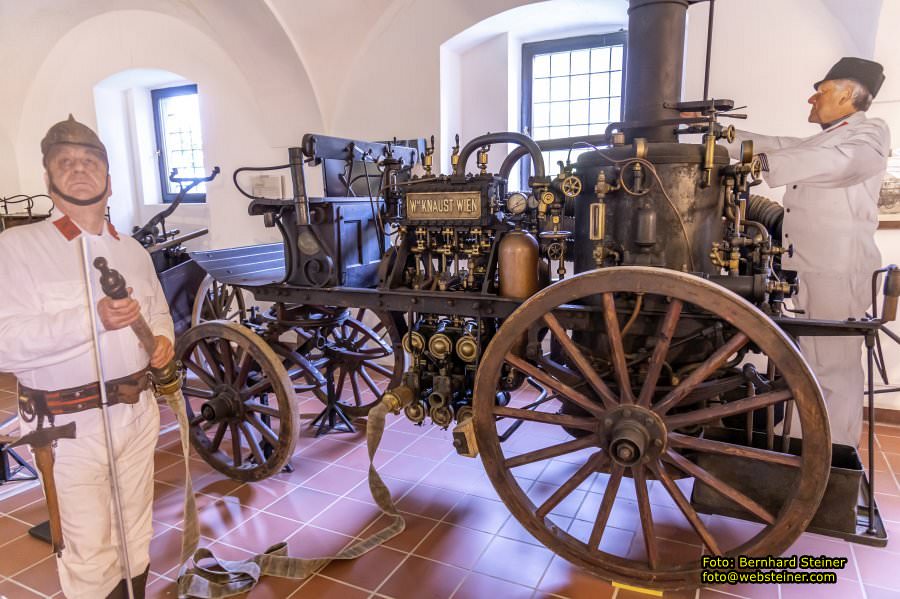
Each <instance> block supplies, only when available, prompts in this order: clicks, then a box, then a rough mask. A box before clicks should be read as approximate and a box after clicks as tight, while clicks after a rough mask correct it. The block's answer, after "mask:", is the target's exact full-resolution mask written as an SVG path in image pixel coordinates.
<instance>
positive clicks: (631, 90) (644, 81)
mask: <svg viewBox="0 0 900 599" xmlns="http://www.w3.org/2000/svg"><path fill="white" fill-rule="evenodd" d="M689 4H690V2H689V0H630V2H629V7H628V51H627V52H628V57H627V61H626V67H625V120H626V121H652V120H659V119H668V118H675V117H677V116H678V111H677V110H673V109H671V108H663V103H664V102H668V103H675V102H679V101H681V76H682V72H683V70H684V29H685V18H686V15H687V8H688V5H689ZM674 129H675V127H674V126H671V125H669V126H665V127H647V128H642V129H633V130H631V131H629V132H627V137H628V139H629V140H631V139H633V138H635V137H646V138H647V139H648V140H650V141H669V142H674V141H676V136H675V133H674Z"/></svg>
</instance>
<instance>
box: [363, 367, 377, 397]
mask: <svg viewBox="0 0 900 599" xmlns="http://www.w3.org/2000/svg"><path fill="white" fill-rule="evenodd" d="M359 374H360V376H362V379H363V381H365V383H366V386H367V387H368V388H369V389H370V390H371V391H372V394H373V395H374V396H375V398H376V399H378V398H380V397H381V389H379V388H378V385H376V384H375V381H373V380H372V376H371V375H370V374H369V373H368V372H366V367H365V366H363V365H361V364H360V366H359Z"/></svg>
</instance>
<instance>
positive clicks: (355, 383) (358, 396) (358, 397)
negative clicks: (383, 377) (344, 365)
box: [350, 370, 362, 407]
mask: <svg viewBox="0 0 900 599" xmlns="http://www.w3.org/2000/svg"><path fill="white" fill-rule="evenodd" d="M350 387H352V389H353V401H354V402H356V406H357V407H359V406H361V405H362V393H360V391H359V379H357V378H356V371H355V370H351V371H350Z"/></svg>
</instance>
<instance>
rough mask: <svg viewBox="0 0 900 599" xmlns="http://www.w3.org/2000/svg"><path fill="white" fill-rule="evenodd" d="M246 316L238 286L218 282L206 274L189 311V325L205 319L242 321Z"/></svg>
mask: <svg viewBox="0 0 900 599" xmlns="http://www.w3.org/2000/svg"><path fill="white" fill-rule="evenodd" d="M246 317H247V305H246V302H245V300H244V293H243V291H242V290H241V288H240V287H235V286H234V285H230V284H228V283H220V282H219V281H217V280H215V279H214V278H212V276H210V275H206V277H205V278H204V279H203V282H201V283H200V288H199V289H198V290H197V295H196V297H195V298H194V308H193V310H192V311H191V325H192V326H197V325H198V324H200V323H201V322H205V321H207V320H228V321H231V322H236V323H238V324H240V323H242V322H243V321H244V319H245V318H246Z"/></svg>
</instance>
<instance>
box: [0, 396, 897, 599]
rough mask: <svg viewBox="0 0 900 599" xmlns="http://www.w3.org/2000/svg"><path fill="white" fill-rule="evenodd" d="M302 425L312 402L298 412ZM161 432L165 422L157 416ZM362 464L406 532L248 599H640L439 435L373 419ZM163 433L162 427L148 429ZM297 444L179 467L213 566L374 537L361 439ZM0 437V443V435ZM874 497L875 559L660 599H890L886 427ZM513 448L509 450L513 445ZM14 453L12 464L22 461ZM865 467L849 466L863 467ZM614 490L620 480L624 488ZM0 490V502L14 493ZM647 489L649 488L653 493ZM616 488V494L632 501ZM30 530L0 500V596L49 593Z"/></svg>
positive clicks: (893, 586)
mask: <svg viewBox="0 0 900 599" xmlns="http://www.w3.org/2000/svg"><path fill="white" fill-rule="evenodd" d="M13 401H14V396H13V394H12V393H11V392H10V391H9V385H8V383H6V384H5V385H4V384H3V381H2V380H0V422H2V421H3V420H5V419H6V417H7V416H9V415H11V413H12V412H11V410H12V407H13ZM299 407H300V410H301V413H304V416H305V418H304V422H308V417H309V416H311V415H312V414H313V413H314V412H315V411H316V410H317V409H319V407H320V406H319V404H318V403H317V401H316V400H306V401H301V402H300V403H299ZM163 421H164V423H165V424H164V426H165V425H166V424H171V423H172V422H173V417H172V415H171V414H169V413H165V411H164V414H163ZM388 422H389V428H388V430H387V431H386V432H385V436H384V442H383V444H382V449H381V450H380V454H379V457H378V460H377V462H376V463H377V465H378V466H379V469H380V472H381V473H382V475H383V477H384V479H385V481H386V483H387V484H388V486H389V487H390V489H391V491H392V494H393V496H394V498H395V500H396V502H397V505H398V507H399V509H400V510H401V511H402V512H403V513H404V516H405V518H406V522H407V528H406V530H405V531H404V532H403V533H402V534H401V535H399V536H397V537H395V538H394V539H391V540H390V541H388V542H387V543H385V545H384V546H381V547H378V548H376V549H374V550H373V551H371V552H370V553H368V554H366V555H364V556H363V557H361V558H359V559H357V560H355V561H349V562H341V563H332V564H331V565H329V566H327V567H326V568H324V569H323V570H322V571H321V572H319V573H318V574H316V575H315V576H313V577H312V578H310V579H308V580H305V581H302V580H298V581H294V580H286V579H278V578H265V579H263V581H262V582H261V583H260V585H259V586H258V587H257V588H256V589H255V590H253V591H252V592H251V593H250V594H249V597H252V598H254V599H262V598H272V599H282V598H286V597H291V598H292V599H302V598H306V597H310V598H317V599H324V598H329V597H335V598H338V597H339V598H341V599H345V598H355V597H360V598H366V597H389V598H390V597H396V598H406V597H410V598H416V599H418V598H432V597H433V598H449V597H452V598H453V599H467V598H473V599H484V598H486V597H487V598H497V599H499V598H501V597H502V598H503V599H507V598H515V597H523V598H536V597H562V598H572V599H577V598H581V597H590V598H592V599H603V598H604V597H618V598H619V599H629V598H635V597H640V596H641V595H638V594H636V593H635V592H633V591H627V590H621V589H614V588H613V587H611V586H610V585H609V584H608V583H606V582H603V581H601V580H598V579H596V578H594V577H592V576H591V575H589V574H587V573H585V572H583V571H581V570H579V569H577V568H575V567H573V566H571V565H570V564H569V563H568V562H565V561H563V560H562V559H560V558H559V557H556V556H555V555H554V554H553V553H551V552H550V551H549V550H547V549H546V548H544V547H543V546H542V545H541V544H540V543H539V542H537V541H535V540H534V539H533V537H531V536H530V535H529V533H527V532H526V531H525V530H524V529H523V528H522V526H520V525H519V524H518V522H517V521H516V520H515V519H513V518H512V517H511V516H510V515H509V512H508V511H507V509H506V507H505V506H504V505H503V504H502V503H501V502H500V501H499V500H498V498H497V495H496V493H495V491H494V489H493V487H492V486H491V484H490V483H489V481H488V479H487V476H486V475H485V474H484V471H483V468H482V465H481V461H480V460H471V459H467V458H461V457H458V456H457V455H456V454H455V453H454V451H453V449H452V446H451V443H450V433H449V432H446V431H441V430H439V429H436V428H433V427H415V426H412V425H410V424H409V423H407V422H406V421H405V420H404V419H402V418H399V417H398V418H393V419H389V421H388ZM164 430H165V429H164ZM304 430H305V432H304V434H303V436H302V438H301V439H300V441H299V443H298V449H297V453H296V454H295V456H294V459H293V465H294V467H295V470H294V472H292V473H290V474H279V475H276V476H274V477H272V478H270V479H268V480H265V481H263V482H260V483H255V484H252V485H250V484H239V483H237V482H234V481H231V480H228V479H227V478H226V477H224V476H222V475H220V474H218V473H217V472H215V471H214V470H212V469H211V468H210V467H209V466H207V465H206V464H205V463H204V462H202V461H200V460H196V459H195V460H193V462H192V466H193V468H192V469H193V474H194V484H195V488H196V489H197V491H198V492H199V494H200V495H199V496H198V505H199V508H200V511H201V522H202V534H203V535H204V538H203V543H204V544H206V545H208V546H210V547H212V549H213V550H214V551H216V552H217V553H218V554H220V555H221V556H222V557H224V558H226V559H239V558H242V557H246V556H249V555H251V554H252V553H254V552H257V551H261V550H263V549H265V548H266V547H268V546H269V545H271V544H273V543H275V542H278V541H282V540H286V541H287V543H288V546H289V549H290V554H291V555H293V556H298V557H314V556H321V555H329V554H333V553H335V552H337V551H338V550H340V549H341V548H342V547H343V546H345V545H346V544H347V543H349V542H351V541H353V539H354V538H360V537H363V536H366V535H368V534H370V533H371V532H373V531H375V530H378V529H379V528H380V527H381V526H383V525H384V522H385V521H384V519H383V518H380V516H379V510H378V508H377V507H375V505H374V504H373V503H372V500H371V498H370V495H369V490H368V486H367V483H366V467H367V458H366V453H365V439H364V435H363V434H362V433H357V434H354V435H348V434H338V435H330V436H326V437H323V438H319V439H315V438H313V437H312V436H311V434H310V433H309V431H308V430H306V429H304ZM2 432H3V431H0V433H2ZM876 433H877V439H878V453H877V455H876V471H877V473H878V475H877V476H878V478H877V480H878V482H879V489H880V490H879V492H878V501H879V505H880V507H881V509H882V512H883V514H884V516H885V518H886V520H888V523H887V525H888V528H889V531H890V532H891V533H892V534H893V535H894V538H895V540H894V541H893V542H892V543H891V545H890V546H889V547H887V548H886V549H873V548H870V547H865V546H861V545H851V544H849V543H846V542H844V541H840V540H836V539H832V538H826V537H822V536H818V535H814V534H804V535H802V536H801V537H800V539H799V540H798V541H797V542H796V544H795V545H794V546H793V547H792V548H791V549H790V550H789V551H788V552H787V553H790V554H793V553H810V554H816V555H819V554H826V555H831V556H837V555H841V556H847V557H848V559H849V562H848V566H847V568H846V569H845V570H843V571H841V572H840V573H839V576H840V578H839V581H838V584H837V585H824V586H823V585H819V586H816V587H807V586H791V585H781V586H780V587H779V586H778V585H765V586H723V587H716V588H705V589H702V590H699V591H690V592H680V593H667V594H666V597H677V598H686V597H703V598H710V599H726V598H727V597H747V598H754V599H755V598H769V597H771V598H773V599H788V598H793V597H800V596H806V595H808V594H810V593H812V592H814V593H815V595H816V596H817V599H824V598H826V597H841V598H846V599H853V598H856V597H863V598H868V599H887V598H890V597H896V598H900V547H898V546H897V543H898V541H897V540H896V539H900V486H898V475H900V428H897V427H889V426H883V425H877V426H876ZM176 443H177V431H174V430H169V432H166V433H164V434H163V435H162V436H161V438H160V442H159V446H158V449H157V452H156V500H155V506H154V520H155V537H154V539H153V542H152V545H151V575H150V583H149V587H148V597H154V598H155V597H174V596H175V593H174V591H173V588H174V583H173V578H174V577H175V575H176V570H177V566H178V564H177V555H178V548H179V544H180V529H179V526H180V525H181V521H182V516H181V487H180V480H181V477H180V473H181V468H182V466H181V464H180V463H179V456H178V454H177V453H176V451H177V444H176ZM523 449H524V448H523ZM25 453H27V452H25ZM864 457H865V456H864ZM571 474H572V466H571V464H568V463H566V462H565V461H564V460H562V459H554V460H548V461H547V462H546V463H543V462H542V463H540V467H538V468H530V467H528V468H527V469H526V470H525V471H523V473H522V479H521V480H522V481H523V482H522V484H523V485H527V486H529V487H530V488H531V491H530V492H532V493H534V494H536V496H546V495H549V494H550V493H552V491H553V490H554V489H555V487H556V486H558V484H559V483H561V482H562V481H563V480H565V479H566V478H568V477H569V476H571ZM626 480H627V479H626ZM26 484H27V483H16V484H10V485H4V486H3V487H0V497H2V496H5V495H8V494H10V493H12V492H13V491H14V490H16V489H15V487H16V485H20V486H19V488H23V487H22V485H26ZM653 489H654V491H655V490H656V489H655V488H653ZM633 492H634V491H633V487H629V486H628V484H626V482H623V484H622V490H621V491H620V493H621V494H623V495H624V496H625V497H626V498H627V496H628V494H629V493H632V494H633ZM600 497H601V495H600V494H598V493H596V492H595V491H594V490H593V489H592V488H591V487H590V485H588V486H587V487H586V488H579V489H578V490H576V491H575V492H574V493H573V494H572V496H571V497H570V498H569V499H567V500H566V501H564V502H562V503H561V504H560V505H559V507H558V508H557V509H556V510H554V513H553V518H554V521H555V522H556V523H557V524H558V525H561V526H566V527H568V530H569V532H570V533H571V534H573V535H574V534H576V533H575V531H578V530H582V531H583V530H585V527H590V526H591V523H592V521H593V515H594V514H596V510H597V507H598V505H599V501H600ZM655 497H656V495H655V494H654V493H653V492H651V502H652V503H653V510H654V515H658V516H659V520H660V524H659V525H658V526H657V530H656V535H657V536H658V537H660V538H661V541H660V545H661V553H662V559H666V556H667V555H679V556H680V555H684V554H685V552H691V551H697V552H699V547H698V546H697V539H696V537H694V536H693V534H692V533H691V532H690V531H689V530H688V529H687V528H686V523H685V522H684V520H683V518H682V519H681V522H680V523H679V522H677V521H676V519H675V518H674V517H673V519H672V520H669V519H667V518H666V517H665V516H666V514H667V513H670V512H671V513H672V514H674V516H677V517H679V518H680V517H681V516H680V514H678V513H677V512H675V510H674V509H673V508H672V506H671V505H667V504H666V503H665V502H662V501H659V500H657V499H655ZM44 519H46V510H45V508H44V500H43V497H42V494H41V491H40V489H39V488H37V487H32V488H28V489H27V490H25V491H24V492H21V493H17V494H15V495H13V496H9V497H7V498H5V499H2V500H0V596H4V595H5V596H6V597H9V598H10V599H13V598H16V599H18V598H20V597H21V598H30V597H61V596H62V595H61V593H60V591H59V584H58V582H57V577H56V566H55V562H54V559H53V558H52V557H50V551H49V547H48V546H47V545H44V544H42V543H40V542H39V541H36V540H34V539H32V538H31V537H30V536H28V535H27V529H28V528H29V526H30V525H33V524H36V523H38V522H41V521H43V520H44ZM719 524H720V525H727V526H732V527H733V529H734V532H735V534H740V533H741V532H745V531H746V530H747V529H748V527H749V528H752V527H753V526H754V525H752V524H748V523H745V522H742V521H736V520H731V521H727V522H726V521H725V520H722V521H720V522H719ZM610 527H611V528H609V529H608V530H609V532H607V533H606V534H605V535H604V537H603V544H604V547H608V548H609V549H610V550H615V547H619V548H620V549H621V548H623V547H629V548H630V550H631V551H632V553H634V552H636V553H640V552H642V551H643V541H642V537H641V533H640V532H637V533H636V532H634V531H635V530H639V528H640V527H639V524H638V522H637V520H636V519H635V517H634V514H633V513H632V512H629V511H628V510H619V509H618V503H617V507H616V508H614V509H613V514H612V516H611V519H610Z"/></svg>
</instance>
